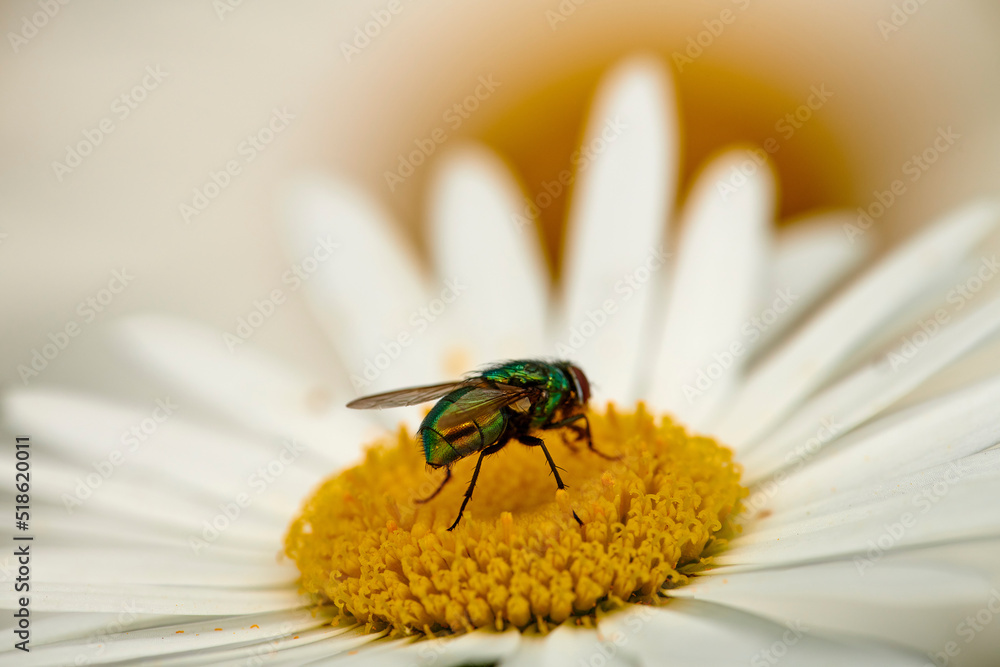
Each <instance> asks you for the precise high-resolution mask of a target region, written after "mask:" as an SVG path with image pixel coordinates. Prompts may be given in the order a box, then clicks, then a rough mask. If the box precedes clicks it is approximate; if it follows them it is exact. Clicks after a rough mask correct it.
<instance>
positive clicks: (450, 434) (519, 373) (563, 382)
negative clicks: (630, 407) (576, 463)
mask: <svg viewBox="0 0 1000 667" xmlns="http://www.w3.org/2000/svg"><path fill="white" fill-rule="evenodd" d="M437 399H439V400H438V401H437V403H436V404H435V405H434V407H433V408H431V410H430V412H428V413H427V416H426V417H424V420H423V421H422V422H421V423H420V429H419V430H418V431H417V437H418V438H419V439H420V443H421V445H422V446H423V450H424V458H425V459H426V460H427V464H428V465H430V466H432V467H434V468H442V467H443V468H444V469H445V477H444V479H443V480H442V481H441V485H440V486H438V488H437V491H435V492H434V493H432V494H431V495H430V496H428V497H427V498H424V499H422V500H419V501H417V502H419V503H425V502H428V501H430V500H431V499H432V498H434V497H435V496H437V494H438V493H439V492H440V491H441V489H442V488H444V485H445V484H447V483H448V480H449V479H451V465H452V464H453V463H454V462H455V461H458V460H459V459H463V458H465V457H466V456H469V455H470V454H476V453H478V454H479V460H478V461H476V469H475V471H474V472H473V473H472V480H471V481H470V482H469V487H468V488H467V489H466V491H465V499H464V500H463V501H462V506H461V507H460V508H459V510H458V517H457V518H456V519H455V522H454V523H453V524H451V527H450V528H448V530H454V529H455V526H457V525H458V522H459V521H461V520H462V512H464V511H465V506H466V505H467V504H468V502H469V499H470V498H472V490H473V489H474V488H475V487H476V479H477V478H478V477H479V469H480V467H481V466H482V464H483V459H484V458H485V457H486V456H488V455H490V454H494V453H496V452H498V451H500V450H501V449H502V448H503V447H504V446H505V445H506V444H507V443H508V442H510V441H511V440H517V441H518V442H520V443H521V444H523V445H526V446H528V447H539V448H541V450H542V452H543V453H544V455H545V460H546V461H547V462H548V464H549V469H550V470H551V471H552V476H553V477H554V478H555V481H556V486H557V487H558V488H560V489H564V488H566V485H565V484H563V481H562V478H561V477H560V476H559V469H558V467H557V466H556V464H555V461H553V460H552V455H551V454H549V450H548V449H547V448H546V447H545V441H544V440H543V439H542V438H539V437H538V436H537V435H533V431H536V430H542V431H545V430H552V429H561V428H567V429H570V430H571V431H573V432H574V433H575V434H576V435H577V437H578V438H579V439H581V440H583V441H584V442H586V443H587V448H588V449H590V451H592V452H594V453H595V454H598V455H599V456H602V457H604V458H607V459H612V458H613V457H610V456H607V455H605V454H602V453H601V452H599V451H597V450H596V449H594V441H593V439H592V438H591V436H590V422H589V421H588V420H587V414H586V406H587V401H588V400H589V399H590V383H589V382H588V381H587V376H586V375H584V373H583V371H582V370H580V369H579V368H578V367H577V366H574V365H573V364H571V363H570V362H568V361H541V360H537V359H523V360H517V361H505V362H503V363H500V364H497V365H495V366H490V367H489V368H486V369H484V370H482V371H480V372H479V373H475V374H472V375H469V376H467V377H466V378H465V379H464V380H461V381H459V382H446V383H443V384H435V385H427V386H423V387H411V388H409V389H398V390H396V391H389V392H385V393H382V394H375V395H373V396H364V397H362V398H358V399H356V400H353V401H351V402H350V403H348V404H347V407H350V408H357V409H362V410H366V409H370V408H391V407H400V406H404V405H416V404H418V403H426V402H427V401H432V400H437ZM573 517H574V518H575V519H576V520H577V522H579V521H580V518H579V517H577V516H576V513H575V512H574V513H573Z"/></svg>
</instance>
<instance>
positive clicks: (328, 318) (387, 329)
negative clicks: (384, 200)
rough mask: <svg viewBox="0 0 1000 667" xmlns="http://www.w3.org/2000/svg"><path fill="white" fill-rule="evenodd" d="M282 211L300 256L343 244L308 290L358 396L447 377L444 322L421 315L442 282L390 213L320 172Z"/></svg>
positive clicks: (295, 255)
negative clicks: (428, 271)
mask: <svg viewBox="0 0 1000 667" xmlns="http://www.w3.org/2000/svg"><path fill="white" fill-rule="evenodd" d="M282 214H283V217H284V219H285V220H286V222H287V229H288V245H289V254H290V256H291V258H292V259H293V260H295V261H301V260H302V259H304V258H306V257H309V256H311V255H313V253H314V251H315V249H316V248H317V247H318V245H319V243H318V242H319V241H321V240H323V241H325V240H330V241H332V242H334V243H337V244H338V247H337V248H336V249H335V250H334V251H333V254H332V256H331V257H330V258H329V259H328V260H327V261H324V262H322V263H320V264H318V267H317V269H316V271H315V273H313V274H311V275H310V276H309V278H308V279H307V280H305V281H304V282H303V283H302V285H303V286H302V289H305V290H306V293H307V295H308V296H309V297H310V301H311V303H312V304H313V306H314V310H315V311H316V315H317V317H318V318H319V321H320V323H321V324H323V325H324V327H325V328H326V330H327V333H328V334H329V337H330V340H331V342H332V343H333V345H334V347H335V349H336V350H337V353H338V355H339V357H340V359H341V361H342V362H343V363H344V365H345V367H346V368H347V370H348V372H349V373H351V374H352V376H353V377H354V378H355V379H356V380H355V382H356V383H357V384H358V385H359V386H357V387H356V389H357V390H358V391H359V393H362V392H363V393H373V392H375V391H378V390H389V389H396V388H398V387H405V386H408V385H413V384H426V383H430V382H434V381H438V380H441V379H446V378H442V375H443V370H444V369H443V368H442V367H441V366H442V362H441V359H442V356H443V351H442V340H443V338H442V335H441V334H442V332H441V330H440V327H441V322H440V321H438V322H436V323H435V322H433V321H428V320H427V318H422V319H421V314H420V309H421V308H424V309H427V308H428V307H429V302H430V296H431V295H432V294H431V293H432V292H434V294H433V296H434V297H437V296H438V294H437V292H439V291H440V290H441V289H442V288H443V286H434V287H433V288H431V287H430V286H429V285H428V284H427V281H426V279H425V276H424V275H423V273H422V272H421V271H420V269H419V267H418V264H417V261H416V258H415V257H414V255H413V253H412V252H411V249H410V246H408V245H407V244H406V242H405V241H404V240H403V239H402V238H401V237H400V235H399V233H398V231H397V229H396V227H395V225H394V224H393V222H392V221H391V220H390V219H389V216H388V215H387V214H386V213H385V212H384V211H382V210H381V209H380V208H379V207H378V206H376V205H375V203H374V202H372V201H371V200H370V199H369V198H368V197H367V196H366V195H365V194H364V193H362V192H360V191H358V190H357V189H355V188H353V187H351V186H349V185H347V184H346V183H343V182H339V181H334V180H327V179H322V178H320V177H318V176H317V177H313V178H303V179H301V180H300V181H299V182H298V183H297V184H296V185H295V186H294V187H293V188H292V191H291V193H290V195H289V196H288V197H287V198H286V202H285V206H284V207H283V210H282ZM289 289H291V288H289ZM418 319H420V322H422V323H421V324H418V323H416V320H418ZM401 336H402V337H407V338H406V341H408V344H406V345H403V344H401V343H399V341H400V338H401ZM366 371H367V375H366ZM362 383H367V384H364V385H363V386H361V385H362ZM403 412H405V411H402V412H400V413H399V414H403ZM410 412H413V411H410ZM413 414H415V412H414V413H413Z"/></svg>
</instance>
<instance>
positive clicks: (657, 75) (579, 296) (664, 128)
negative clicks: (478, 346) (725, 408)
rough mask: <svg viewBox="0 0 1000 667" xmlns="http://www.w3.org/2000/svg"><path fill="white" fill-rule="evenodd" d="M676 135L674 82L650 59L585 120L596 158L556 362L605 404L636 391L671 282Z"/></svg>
mask: <svg viewBox="0 0 1000 667" xmlns="http://www.w3.org/2000/svg"><path fill="white" fill-rule="evenodd" d="M675 126H676V119H675V109H674V101H673V98H672V92H671V84H670V82H669V79H668V75H667V73H666V70H665V69H664V67H663V65H662V63H661V62H660V61H659V60H658V59H650V58H641V59H633V60H629V61H626V62H624V63H622V64H621V65H619V66H618V67H616V68H615V69H614V70H612V71H611V72H610V73H609V74H607V75H606V77H605V79H604V80H603V81H602V83H601V86H600V89H599V91H598V93H597V98H596V100H595V102H594V105H593V108H592V110H591V113H590V118H589V119H588V121H587V131H586V134H585V136H584V140H583V148H582V150H583V151H586V153H583V154H581V155H587V156H589V157H588V158H587V159H585V158H584V157H581V158H580V160H579V161H578V162H577V165H576V168H577V173H576V179H577V180H576V185H575V188H574V192H573V200H572V204H571V207H570V216H569V232H568V238H567V242H566V251H567V254H566V258H565V271H564V273H563V283H564V288H565V292H564V294H565V302H564V312H563V313H562V317H561V319H560V323H559V324H558V325H557V326H556V328H555V329H554V331H553V336H552V338H553V341H554V342H553V344H554V345H555V346H556V349H555V351H556V353H557V354H559V355H560V356H570V357H571V358H572V359H574V360H575V361H577V362H579V363H580V365H581V367H582V368H583V369H584V370H585V371H586V372H587V373H588V374H589V375H590V377H591V379H592V381H593V383H594V385H595V392H596V394H597V396H598V397H599V399H603V398H615V399H616V400H622V401H629V400H631V399H632V398H633V396H634V394H635V391H636V389H637V387H636V386H635V382H636V369H637V368H638V364H639V360H640V359H641V355H642V354H643V350H642V349H641V346H642V345H643V344H644V343H645V340H644V338H643V331H644V327H645V326H648V324H649V322H650V317H651V312H650V308H649V306H650V304H652V303H655V299H656V298H657V296H658V294H657V292H658V289H657V286H658V285H660V284H661V283H662V282H663V281H664V276H663V273H664V272H663V271H662V269H663V267H664V265H665V263H666V258H665V256H664V255H665V250H664V245H663V241H664V238H665V237H664V233H665V227H666V222H667V212H668V210H669V208H670V207H671V206H672V203H673V197H674V195H673V193H674V188H675V180H676V171H677V145H678V139H677V134H676V127H675ZM609 303H610V304H611V307H610V308H608V307H607V306H608V304H609ZM609 311H613V312H609Z"/></svg>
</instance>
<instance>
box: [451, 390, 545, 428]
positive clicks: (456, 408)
mask: <svg viewBox="0 0 1000 667" xmlns="http://www.w3.org/2000/svg"><path fill="white" fill-rule="evenodd" d="M537 391H538V389H537V388H533V387H514V386H511V385H506V384H500V385H495V386H490V385H480V386H474V387H473V388H472V389H471V390H470V391H467V392H465V393H464V394H463V395H462V396H460V397H458V399H456V400H455V402H454V403H452V404H451V405H450V406H449V407H448V409H447V410H445V411H444V412H443V413H442V414H441V417H440V419H439V420H438V425H439V426H440V427H441V428H449V427H452V426H459V425H461V424H465V423H468V422H470V421H473V420H474V419H475V418H476V417H478V416H480V415H489V414H492V413H494V412H496V411H497V410H499V409H500V408H504V407H507V406H508V405H514V404H515V403H517V402H518V401H520V400H522V399H527V400H528V401H530V400H531V397H532V396H533V395H534V394H535V393H537Z"/></svg>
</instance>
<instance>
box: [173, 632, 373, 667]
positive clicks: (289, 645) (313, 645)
mask: <svg viewBox="0 0 1000 667" xmlns="http://www.w3.org/2000/svg"><path fill="white" fill-rule="evenodd" d="M379 637H381V633H370V634H369V633H365V632H363V631H361V630H358V629H345V628H333V627H320V628H313V629H309V630H304V631H300V632H296V633H295V634H291V635H284V636H279V637H275V638H273V639H271V640H270V641H266V642H254V643H250V644H244V645H242V646H235V647H229V646H226V647H222V648H215V649H211V650H206V649H201V650H198V651H193V652H187V653H181V654H177V655H170V656H166V657H162V658H161V657H157V661H156V663H157V665H163V666H164V667H168V666H169V667H181V666H182V665H212V666H213V667H248V666H252V665H260V664H266V665H268V667H281V666H283V665H294V666H296V667H298V666H299V665H304V664H307V663H308V664H313V663H312V661H313V660H320V661H322V662H323V663H325V662H326V661H328V660H334V659H335V658H336V656H342V655H350V654H352V653H355V652H358V651H363V650H366V648H367V646H368V645H369V644H371V643H372V642H374V641H375V640H376V639H378V638H379Z"/></svg>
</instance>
